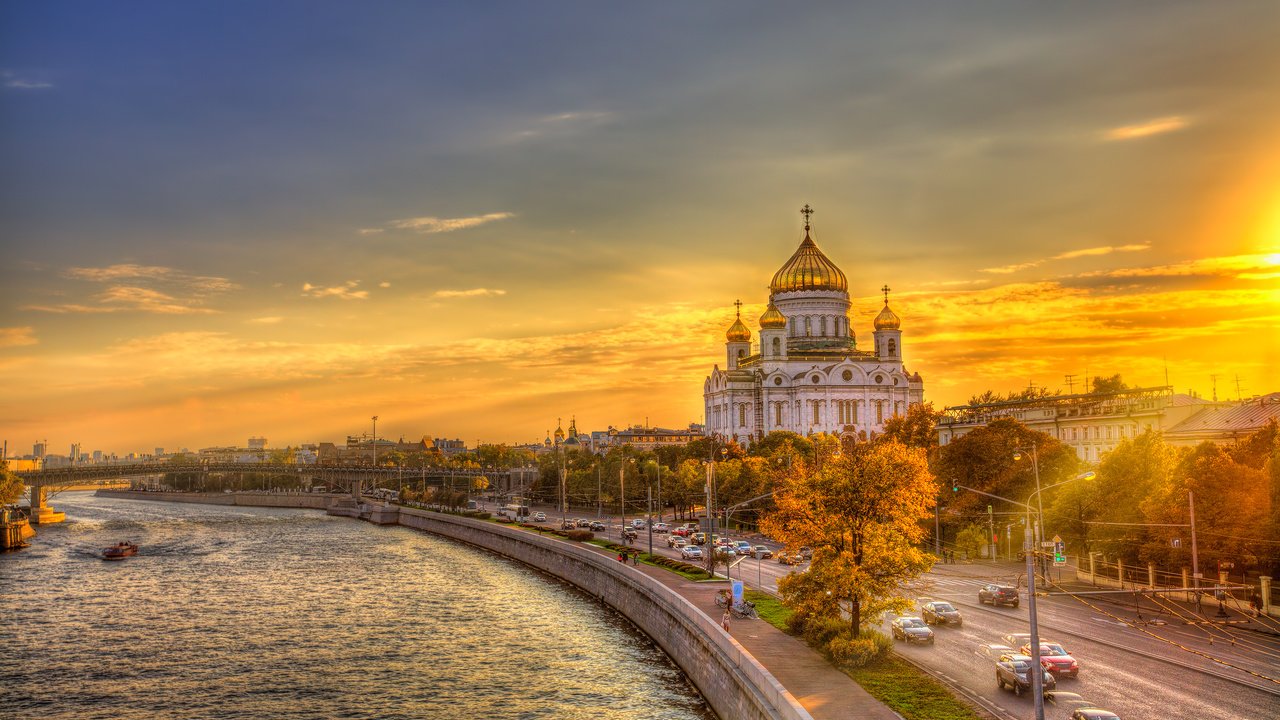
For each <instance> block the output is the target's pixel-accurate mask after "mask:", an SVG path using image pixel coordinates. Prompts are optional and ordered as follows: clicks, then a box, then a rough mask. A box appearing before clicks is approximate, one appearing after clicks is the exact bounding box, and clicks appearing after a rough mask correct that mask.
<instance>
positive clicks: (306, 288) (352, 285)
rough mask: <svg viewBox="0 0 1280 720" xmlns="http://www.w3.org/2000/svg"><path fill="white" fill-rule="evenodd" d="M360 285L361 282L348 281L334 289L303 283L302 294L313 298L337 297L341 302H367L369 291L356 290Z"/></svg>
mask: <svg viewBox="0 0 1280 720" xmlns="http://www.w3.org/2000/svg"><path fill="white" fill-rule="evenodd" d="M359 285H360V281H359V280H348V281H346V282H345V283H343V284H341V285H336V286H334V287H320V286H319V285H312V284H311V283H303V285H302V294H303V295H304V296H307V297H313V298H326V297H336V298H338V299H339V300H367V299H368V298H369V291H368V290H356V287H357V286H359Z"/></svg>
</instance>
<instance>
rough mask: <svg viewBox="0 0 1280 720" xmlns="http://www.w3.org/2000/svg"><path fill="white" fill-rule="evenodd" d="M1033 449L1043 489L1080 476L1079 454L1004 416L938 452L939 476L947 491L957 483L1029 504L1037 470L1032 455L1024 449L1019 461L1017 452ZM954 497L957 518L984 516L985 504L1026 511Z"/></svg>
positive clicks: (963, 495)
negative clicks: (1033, 447)
mask: <svg viewBox="0 0 1280 720" xmlns="http://www.w3.org/2000/svg"><path fill="white" fill-rule="evenodd" d="M1033 445H1034V446H1035V448H1036V457H1037V458H1038V464H1039V474H1040V485H1041V487H1044V486H1046V485H1052V484H1053V483H1055V482H1058V481H1059V480H1065V479H1067V478H1069V477H1071V476H1072V475H1074V474H1076V473H1077V472H1078V470H1079V465H1080V461H1079V459H1078V458H1077V457H1076V453H1075V450H1073V449H1071V448H1070V447H1068V446H1066V445H1063V444H1062V443H1060V442H1058V440H1056V439H1055V438H1053V437H1052V436H1051V435H1047V434H1045V433H1042V432H1037V431H1035V430H1032V429H1030V428H1028V427H1027V426H1025V425H1023V424H1022V423H1020V422H1018V421H1017V420H1014V419H1012V418H1001V419H999V420H994V421H992V422H991V423H990V424H988V425H987V426H985V427H980V428H977V429H975V430H973V431H971V432H969V433H966V434H965V435H963V436H961V437H959V438H956V439H955V440H953V441H952V442H951V443H949V444H947V445H945V446H943V447H942V448H939V450H938V456H937V461H936V462H935V463H934V473H935V474H937V476H938V477H939V478H941V479H942V480H943V484H944V487H945V486H948V485H950V484H951V483H955V484H958V485H965V486H967V487H971V488H974V489H975V490H979V491H982V492H987V493H991V494H993V495H999V496H1001V497H1005V498H1009V499H1010V500H1013V501H1014V502H1019V503H1022V502H1026V500H1027V498H1029V497H1031V495H1032V493H1034V492H1035V490H1036V480H1035V477H1036V468H1035V465H1034V464H1033V463H1032V458H1031V453H1030V452H1025V451H1024V452H1023V453H1022V458H1021V459H1020V460H1015V459H1014V454H1015V452H1016V451H1017V450H1018V448H1030V447H1032V446H1033ZM949 494H950V495H951V499H950V500H949V501H948V503H947V504H948V508H949V510H950V511H951V513H952V515H953V516H955V515H960V516H964V515H977V514H978V513H983V514H985V510H986V506H987V505H988V504H992V503H995V504H996V505H997V510H1001V511H1020V510H1021V507H1020V506H1018V505H1007V504H1005V503H1002V502H1000V501H999V500H994V501H993V500H992V499H990V498H986V497H983V496H981V495H979V494H977V493H973V492H968V491H966V490H960V491H959V492H956V493H949ZM1044 499H1045V500H1046V501H1047V500H1048V498H1044ZM1047 504H1048V503H1047V502H1046V505H1047Z"/></svg>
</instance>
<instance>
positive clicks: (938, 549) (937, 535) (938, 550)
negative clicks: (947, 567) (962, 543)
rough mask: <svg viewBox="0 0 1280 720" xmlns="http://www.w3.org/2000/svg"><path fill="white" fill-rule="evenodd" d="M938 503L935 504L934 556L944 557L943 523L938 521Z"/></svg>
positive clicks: (935, 501)
mask: <svg viewBox="0 0 1280 720" xmlns="http://www.w3.org/2000/svg"><path fill="white" fill-rule="evenodd" d="M939 504H940V503H938V501H937V500H934V502H933V554H934V555H935V556H937V557H942V523H941V521H939V519H938V505H939Z"/></svg>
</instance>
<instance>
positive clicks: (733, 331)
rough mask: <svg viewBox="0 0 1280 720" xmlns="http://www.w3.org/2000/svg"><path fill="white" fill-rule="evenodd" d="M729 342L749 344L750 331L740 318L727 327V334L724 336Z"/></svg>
mask: <svg viewBox="0 0 1280 720" xmlns="http://www.w3.org/2000/svg"><path fill="white" fill-rule="evenodd" d="M724 337H725V339H726V340H728V341H729V342H751V331H750V330H748V329H747V326H746V325H744V324H743V322H742V317H741V316H739V317H738V318H737V319H735V320H734V321H733V324H732V325H730V326H729V332H727V333H725V334H724Z"/></svg>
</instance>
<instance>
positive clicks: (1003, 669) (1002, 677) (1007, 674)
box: [996, 654, 1057, 695]
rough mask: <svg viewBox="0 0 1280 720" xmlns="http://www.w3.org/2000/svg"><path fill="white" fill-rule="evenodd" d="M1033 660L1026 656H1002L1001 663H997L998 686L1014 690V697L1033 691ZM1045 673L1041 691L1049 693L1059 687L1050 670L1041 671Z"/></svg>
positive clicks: (1042, 669)
mask: <svg viewBox="0 0 1280 720" xmlns="http://www.w3.org/2000/svg"><path fill="white" fill-rule="evenodd" d="M1030 670H1031V658H1030V657H1028V656H1026V655H1021V654H1017V655H1001V656H1000V662H998V663H996V685H997V686H998V687H999V688H1000V689H1001V690H1003V689H1005V688H1006V687H1008V688H1009V689H1011V690H1013V694H1014V695H1021V694H1022V693H1024V692H1028V691H1030V690H1031V683H1032V679H1031V675H1030ZM1040 672H1042V673H1044V677H1043V681H1044V684H1043V685H1041V690H1042V691H1043V692H1046V693H1047V692H1049V691H1050V690H1053V688H1054V687H1056V686H1057V682H1056V681H1055V680H1054V679H1053V675H1050V674H1049V671H1048V670H1045V669H1044V668H1041V669H1040Z"/></svg>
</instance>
